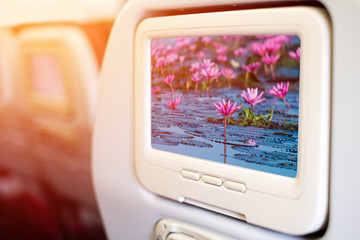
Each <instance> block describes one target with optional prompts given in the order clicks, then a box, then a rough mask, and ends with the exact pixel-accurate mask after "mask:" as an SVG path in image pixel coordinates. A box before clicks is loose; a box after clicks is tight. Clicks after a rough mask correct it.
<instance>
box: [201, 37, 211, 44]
mask: <svg viewBox="0 0 360 240" xmlns="http://www.w3.org/2000/svg"><path fill="white" fill-rule="evenodd" d="M201 41H202V42H203V43H205V45H208V44H209V43H210V42H211V41H212V40H211V38H210V37H202V38H201Z"/></svg>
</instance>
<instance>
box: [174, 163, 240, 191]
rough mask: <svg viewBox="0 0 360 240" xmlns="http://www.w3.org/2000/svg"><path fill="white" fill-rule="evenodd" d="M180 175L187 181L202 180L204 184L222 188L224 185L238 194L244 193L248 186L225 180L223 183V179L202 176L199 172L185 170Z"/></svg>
mask: <svg viewBox="0 0 360 240" xmlns="http://www.w3.org/2000/svg"><path fill="white" fill-rule="evenodd" d="M180 175H181V176H182V177H183V178H187V179H190V180H194V181H199V180H200V179H201V181H203V182H204V183H207V184H211V185H214V186H217V187H220V186H221V185H223V186H224V187H225V188H227V189H230V190H233V191H237V192H242V193H243V192H245V191H246V185H245V184H243V183H238V182H233V181H230V180H225V181H224V182H223V181H222V180H221V178H218V177H214V176H210V175H206V174H204V175H202V176H200V174H199V173H197V172H193V171H189V170H184V169H183V170H181V171H180Z"/></svg>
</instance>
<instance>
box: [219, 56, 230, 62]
mask: <svg viewBox="0 0 360 240" xmlns="http://www.w3.org/2000/svg"><path fill="white" fill-rule="evenodd" d="M217 60H218V61H219V62H223V63H224V62H226V61H227V60H228V57H227V56H226V55H218V56H217Z"/></svg>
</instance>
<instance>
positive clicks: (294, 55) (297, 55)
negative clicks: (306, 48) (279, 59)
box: [289, 47, 300, 60]
mask: <svg viewBox="0 0 360 240" xmlns="http://www.w3.org/2000/svg"><path fill="white" fill-rule="evenodd" d="M289 56H290V57H291V58H292V59H295V60H300V47H298V48H297V49H296V52H289Z"/></svg>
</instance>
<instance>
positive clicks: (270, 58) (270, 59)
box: [261, 53, 280, 65]
mask: <svg viewBox="0 0 360 240" xmlns="http://www.w3.org/2000/svg"><path fill="white" fill-rule="evenodd" d="M279 58H280V54H279V53H278V54H276V55H269V54H266V55H265V56H264V57H262V58H261V61H262V62H263V63H266V64H268V65H274V64H275V63H276V62H277V61H278V60H279Z"/></svg>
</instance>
